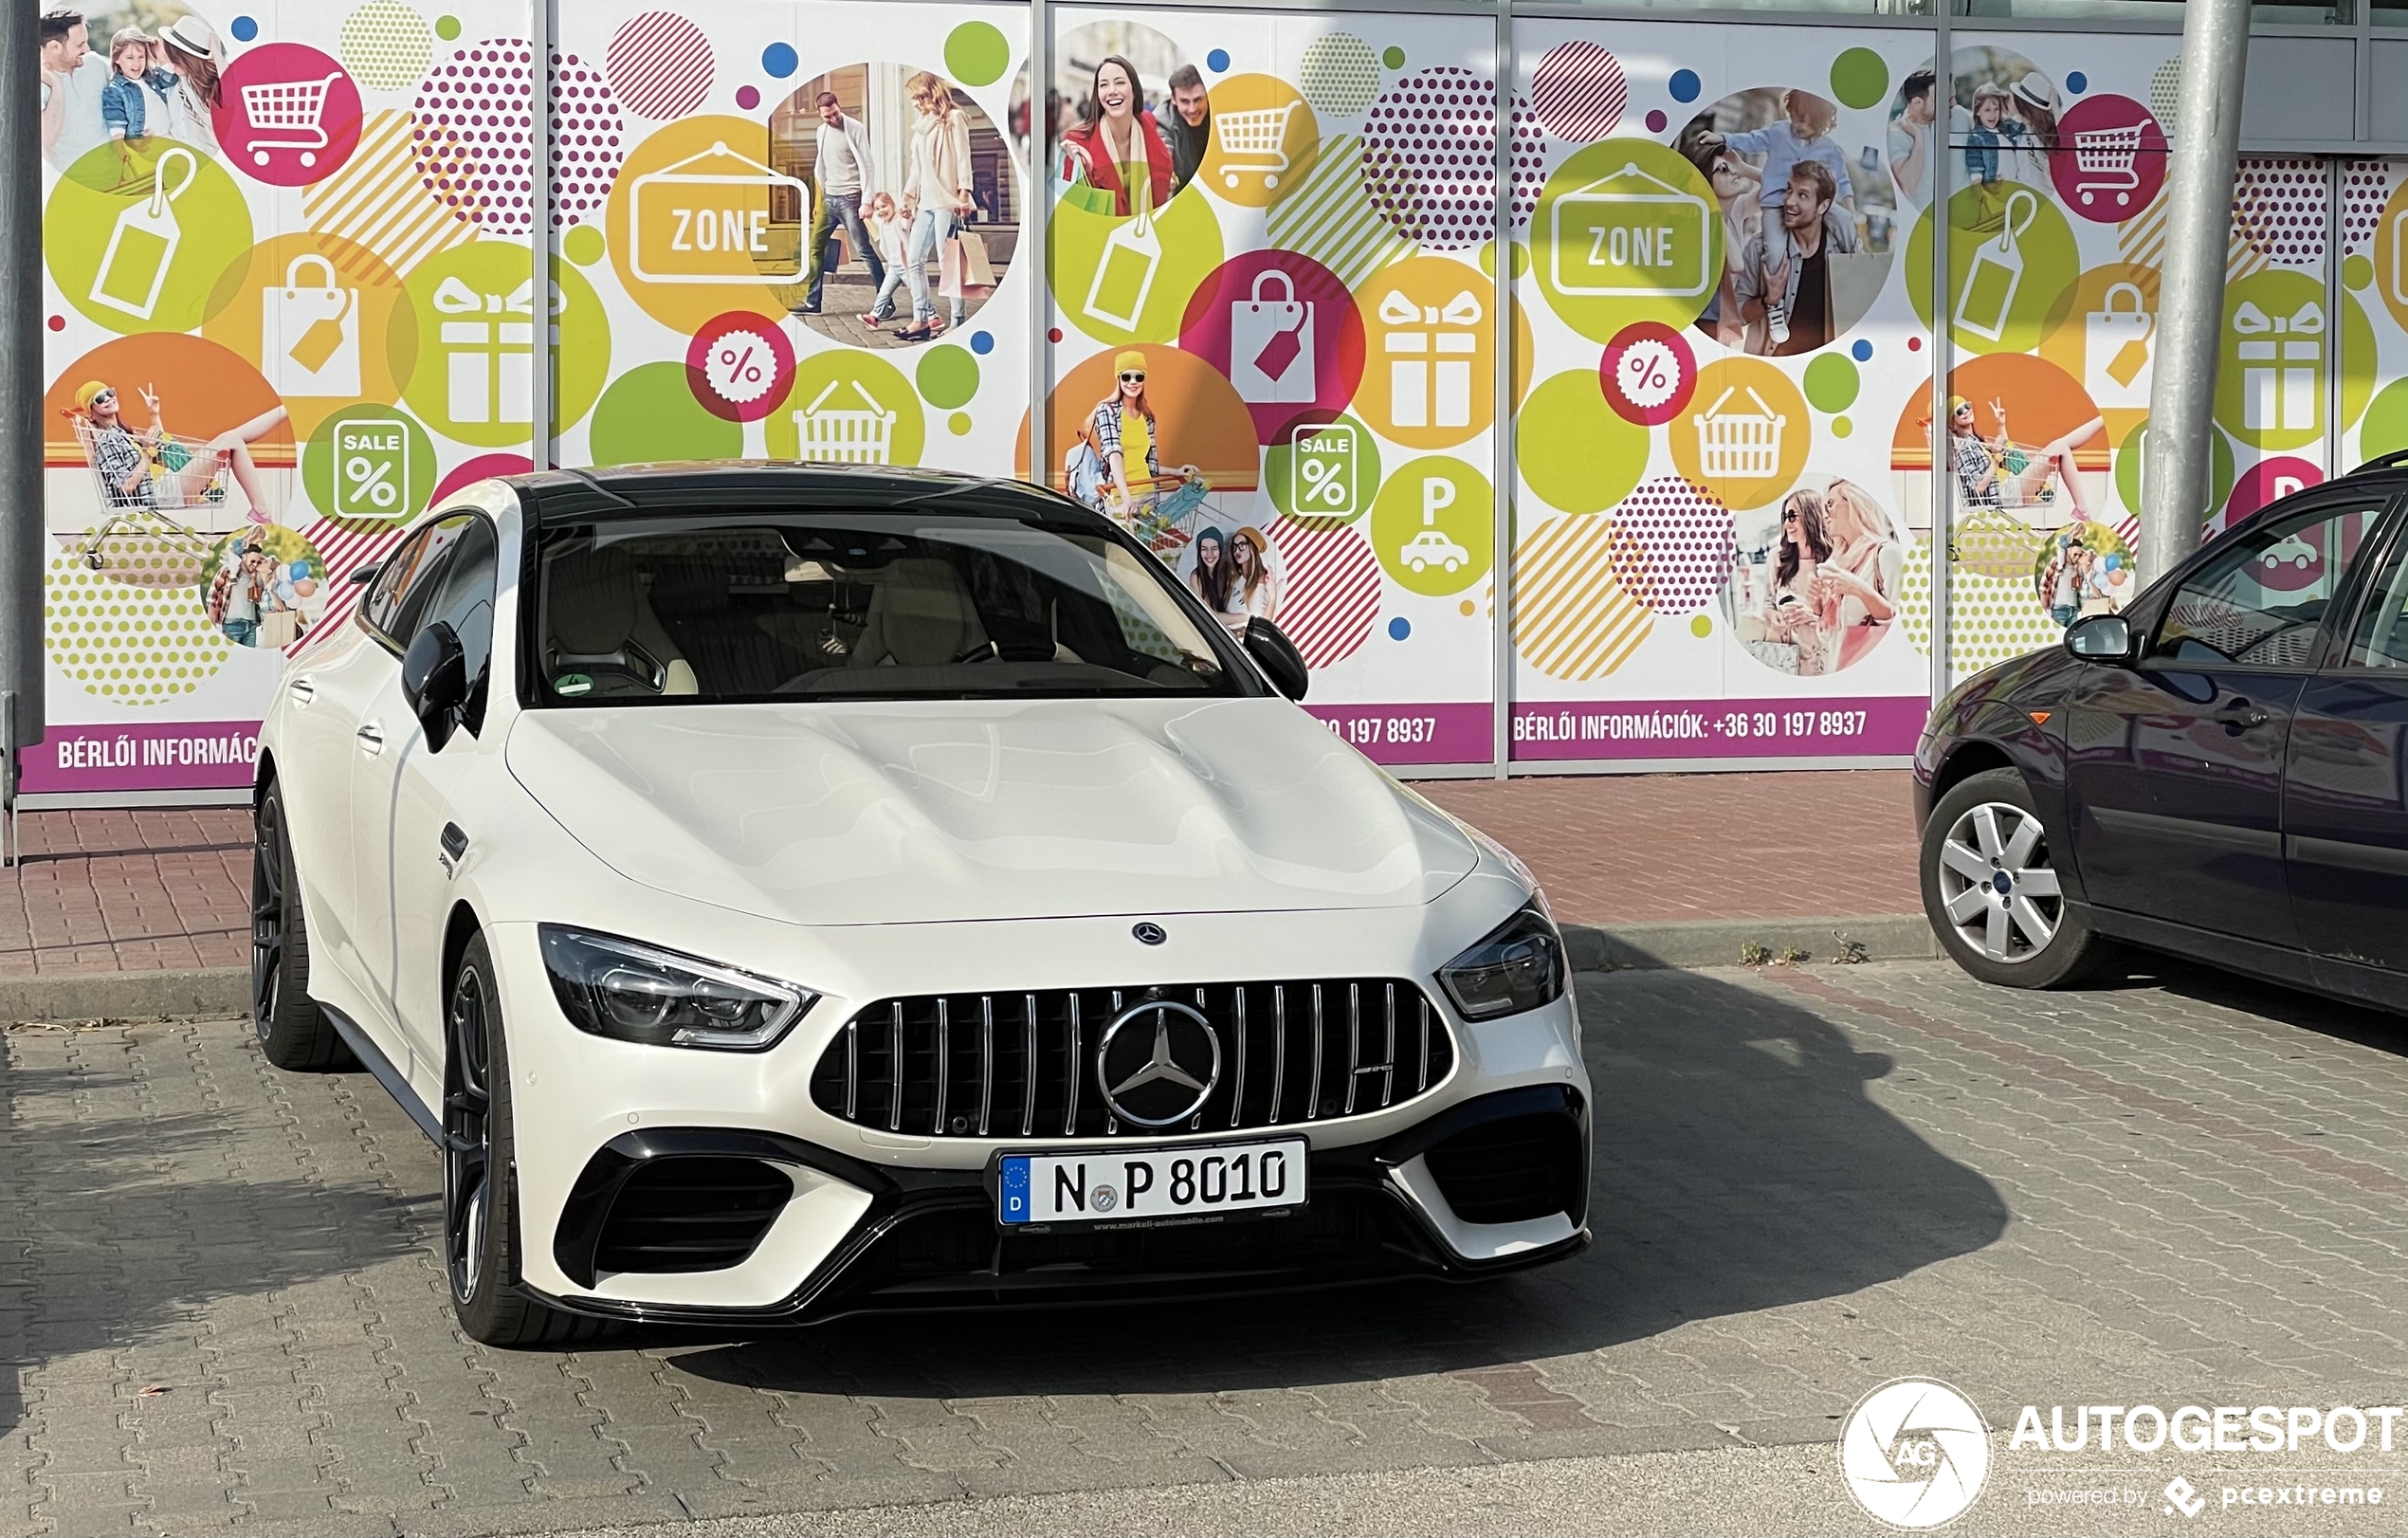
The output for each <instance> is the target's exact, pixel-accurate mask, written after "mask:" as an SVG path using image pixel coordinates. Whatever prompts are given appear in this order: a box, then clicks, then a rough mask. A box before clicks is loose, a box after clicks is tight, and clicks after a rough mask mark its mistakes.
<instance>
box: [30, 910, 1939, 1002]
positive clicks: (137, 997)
mask: <svg viewBox="0 0 2408 1538" xmlns="http://www.w3.org/2000/svg"><path fill="white" fill-rule="evenodd" d="M1563 939H1564V943H1565V945H1566V947H1567V948H1569V950H1570V951H1571V953H1572V966H1573V969H1574V970H1575V971H1579V972H1620V971H1627V970H1630V969H1632V968H1636V967H1692V966H1742V965H1746V964H1748V963H1749V962H1750V961H1778V960H1780V959H1782V958H1783V957H1784V956H1786V957H1787V959H1788V960H1790V961H1836V960H1843V959H1846V958H1847V957H1848V956H1849V954H1850V949H1849V943H1850V942H1854V943H1856V944H1858V945H1861V946H1863V947H1864V949H1863V953H1862V955H1861V956H1860V957H1859V958H1857V959H1859V960H1863V961H1910V960H1911V961H1927V960H1929V959H1931V958H1933V957H1936V956H1938V955H1939V954H1940V943H1939V941H1938V940H1937V939H1936V938H1935V937H1934V936H1933V935H1932V932H1931V925H1928V924H1926V923H1925V922H1924V920H1923V918H1922V917H1921V916H1920V915H1918V914H1906V913H1885V914H1878V915H1873V916H1870V917H1863V918H1852V919H1687V920H1682V921H1680V922H1677V923H1671V924H1623V925H1614V927H1613V928H1611V929H1602V928H1598V927H1596V926H1595V925H1585V924H1567V925H1564V926H1563ZM1751 946H1753V947H1756V948H1757V949H1756V950H1755V951H1751V950H1750V948H1749V947H1751ZM250 1007H251V976H250V973H249V972H248V971H247V970H246V969H245V968H243V967H237V966H224V967H207V968H202V969H199V970H193V971H182V972H165V971H162V972H56V973H46V974H42V975H39V976H35V977H20V978H0V1021H22V1022H43V1021H50V1020H156V1019H178V1018H193V1017H206V1016H228V1015H244V1014H246V1013H248V1012H249V1010H250Z"/></svg>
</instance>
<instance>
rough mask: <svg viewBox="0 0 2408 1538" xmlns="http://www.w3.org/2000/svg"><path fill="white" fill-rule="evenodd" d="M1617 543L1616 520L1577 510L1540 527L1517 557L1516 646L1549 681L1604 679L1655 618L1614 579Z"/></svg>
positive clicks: (1642, 638) (1627, 657)
mask: <svg viewBox="0 0 2408 1538" xmlns="http://www.w3.org/2000/svg"><path fill="white" fill-rule="evenodd" d="M1614 542H1615V531H1614V521H1613V520H1612V519H1609V518H1603V517H1599V516H1596V515H1595V514H1585V515H1583V514H1576V515H1572V516H1569V517H1564V518H1558V519H1555V520H1553V521H1551V522H1547V523H1546V524H1544V525H1542V526H1541V528H1540V529H1539V530H1538V531H1537V532H1536V533H1534V534H1532V535H1531V536H1530V537H1529V538H1527V539H1525V540H1523V541H1522V543H1521V546H1520V548H1519V550H1518V551H1517V552H1516V554H1515V558H1514V571H1515V574H1516V579H1515V587H1516V592H1515V595H1514V605H1513V648H1514V650H1516V651H1518V652H1520V653H1521V655H1522V660H1523V661H1524V662H1526V663H1528V664H1529V665H1530V666H1531V667H1533V668H1537V669H1539V671H1541V672H1542V673H1544V674H1546V675H1547V676H1548V677H1549V678H1560V679H1564V680H1567V681H1569V682H1572V683H1585V682H1587V681H1589V680H1591V679H1596V678H1603V677H1605V676H1606V675H1607V674H1608V673H1611V672H1613V671H1614V669H1615V668H1619V667H1621V666H1622V665H1623V664H1624V663H1626V662H1628V661H1630V660H1631V656H1632V653H1633V652H1635V651H1637V650H1638V649H1639V643H1640V642H1642V641H1645V640H1646V639H1647V636H1648V632H1649V630H1650V629H1651V627H1652V626H1653V625H1654V623H1655V620H1654V616H1653V615H1651V614H1650V613H1648V612H1647V611H1646V610H1645V609H1643V608H1641V607H1640V606H1639V605H1638V604H1636V603H1634V602H1633V601H1632V599H1631V595H1629V594H1628V593H1625V592H1624V591H1622V586H1621V584H1620V583H1618V582H1616V581H1615V580H1614V574H1613V569H1612V563H1611V561H1610V559H1609V551H1610V549H1611V547H1612V546H1613V545H1614Z"/></svg>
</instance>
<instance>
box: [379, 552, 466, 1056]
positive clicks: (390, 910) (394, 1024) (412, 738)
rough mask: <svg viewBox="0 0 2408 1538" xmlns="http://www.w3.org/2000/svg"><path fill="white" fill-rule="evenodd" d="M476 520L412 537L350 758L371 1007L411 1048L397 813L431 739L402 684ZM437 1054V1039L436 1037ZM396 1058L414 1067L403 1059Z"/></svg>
mask: <svg viewBox="0 0 2408 1538" xmlns="http://www.w3.org/2000/svg"><path fill="white" fill-rule="evenodd" d="M471 522H477V520H476V518H475V515H473V514H465V513H463V514H453V515H452V516H450V517H448V518H443V519H439V520H437V521H436V522H433V523H430V524H429V525H428V526H427V528H426V529H425V531H424V532H423V533H421V534H420V535H419V536H418V537H417V539H416V540H414V541H413V545H412V554H413V560H412V562H411V567H410V572H409V574H408V576H407V577H406V578H405V579H404V585H403V587H402V588H401V590H400V591H399V593H398V594H397V595H396V598H395V601H394V604H393V606H392V610H391V611H390V612H389V613H388V614H387V615H386V616H385V623H384V624H383V625H382V626H380V627H379V629H378V632H377V634H378V637H379V639H380V640H381V641H382V643H383V647H382V650H384V652H385V655H386V658H387V663H388V667H387V670H386V672H385V673H384V675H383V677H382V679H381V681H380V682H379V683H378V685H377V688H376V692H375V693H374V695H372V696H370V697H369V699H368V700H367V701H366V702H365V703H364V704H363V705H362V706H361V710H360V719H359V726H358V729H357V730H356V733H355V734H354V738H355V747H356V751H355V752H354V754H353V757H352V761H351V796H350V812H351V859H352V869H353V876H352V879H353V882H354V886H355V891H356V896H355V897H354V900H353V904H352V908H353V912H354V915H355V917H356V924H355V925H354V930H355V933H356V940H357V944H358V952H359V959H360V969H361V974H362V980H363V981H364V982H366V984H367V985H368V991H369V995H370V1007H371V1008H372V1009H373V1010H374V1014H375V1016H376V1019H377V1023H378V1026H379V1029H380V1034H389V1035H391V1036H392V1037H394V1038H397V1039H398V1040H399V1042H400V1043H401V1044H402V1045H403V1046H404V1047H405V1048H406V1049H407V1051H408V1053H410V1054H413V1055H414V1054H417V1053H424V1052H427V1051H428V1050H429V1043H427V1042H424V1041H422V1040H421V1039H419V1035H418V1034H417V1033H416V1032H413V1031H411V1030H410V1029H409V1028H408V1026H407V1025H406V1024H405V1022H404V1021H403V1020H402V1018H401V1016H400V1015H399V1014H398V1013H397V1012H396V1011H395V1010H394V1008H393V1001H392V975H393V953H394V948H395V945H396V936H395V925H396V924H397V922H398V916H397V914H396V912H395V909H394V907H393V869H392V818H393V805H394V800H395V797H396V796H398V795H399V794H400V787H401V779H402V775H403V771H404V770H405V768H407V766H408V765H410V762H411V761H412V760H417V759H423V758H425V757H427V743H426V738H425V735H424V734H423V733H421V732H420V731H419V729H418V722H417V718H415V717H414V716H412V715H411V714H410V702H409V701H408V700H407V699H405V698H404V697H403V695H402V691H401V659H402V657H403V656H404V655H405V654H406V653H407V652H408V651H409V650H410V642H411V641H412V640H414V639H416V637H417V634H418V631H419V628H420V627H421V626H423V625H424V624H425V623H426V622H427V620H428V618H429V613H430V612H431V611H432V609H433V607H434V605H435V603H436V600H437V598H438V597H439V595H441V593H442V592H443V588H444V580H445V577H447V574H448V573H449V572H450V570H451V564H452V558H453V557H454V556H455V555H456V554H457V553H458V547H459V544H460V540H461V536H462V534H463V532H464V531H465V528H466V527H467V526H468V525H469V524H470V523H471ZM433 1045H434V1047H435V1049H436V1050H437V1053H438V1055H437V1059H436V1060H437V1061H440V1060H441V1059H440V1041H439V1040H438V1041H437V1042H436V1043H434V1044H433ZM394 1063H395V1064H396V1066H398V1067H400V1068H401V1070H402V1071H403V1072H405V1073H408V1072H410V1065H409V1063H408V1062H407V1061H406V1060H405V1058H404V1057H403V1056H402V1055H400V1054H396V1055H395V1057H394Z"/></svg>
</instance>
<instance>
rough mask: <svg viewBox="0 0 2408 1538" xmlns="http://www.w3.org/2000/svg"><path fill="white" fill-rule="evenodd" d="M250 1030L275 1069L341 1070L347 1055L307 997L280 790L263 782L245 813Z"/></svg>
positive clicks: (304, 932) (305, 938)
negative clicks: (248, 846)
mask: <svg viewBox="0 0 2408 1538" xmlns="http://www.w3.org/2000/svg"><path fill="white" fill-rule="evenodd" d="M251 1028H252V1029H253V1030H254V1031H256V1032H257V1033H258V1034H259V1047H260V1052H261V1053H262V1054H263V1055H264V1056H265V1057H266V1059H267V1060H268V1061H269V1062H271V1063H273V1064H275V1065H276V1066H277V1067H278V1068H285V1069H306V1070H314V1071H317V1070H327V1069H340V1068H349V1067H351V1066H352V1063H353V1058H352V1055H351V1050H350V1049H349V1048H347V1047H345V1046H344V1045H343V1039H342V1037H341V1036H340V1035H339V1034H337V1032H336V1030H335V1024H334V1021H332V1020H331V1019H329V1018H327V1016H326V1013H325V1011H323V1010H321V1009H319V1007H318V1004H317V1001H316V1000H315V999H313V998H310V997H309V924H308V921H307V920H306V919H305V918H304V917H303V915H302V912H301V888H300V884H299V883H298V882H296V881H295V880H294V879H293V841H292V839H291V838H290V837H289V836H288V835H287V833H286V830H285V825H284V791H283V786H281V785H278V784H276V783H274V782H272V781H271V782H270V783H269V785H268V787H267V789H266V791H265V793H263V794H262V795H261V796H260V799H259V806H258V808H257V809H256V810H255V811H254V812H253V813H252V814H251Z"/></svg>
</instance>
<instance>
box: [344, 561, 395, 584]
mask: <svg viewBox="0 0 2408 1538" xmlns="http://www.w3.org/2000/svg"><path fill="white" fill-rule="evenodd" d="M384 569H385V563H384V562H383V561H381V560H372V561H369V562H368V563H367V564H365V565H361V566H354V567H353V568H352V569H351V575H350V576H349V577H344V578H343V580H344V581H346V582H349V583H350V584H351V585H352V586H353V587H356V588H364V587H366V586H367V585H368V584H369V583H371V582H374V580H376V574H377V573H378V572H381V571H383V570H384Z"/></svg>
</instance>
